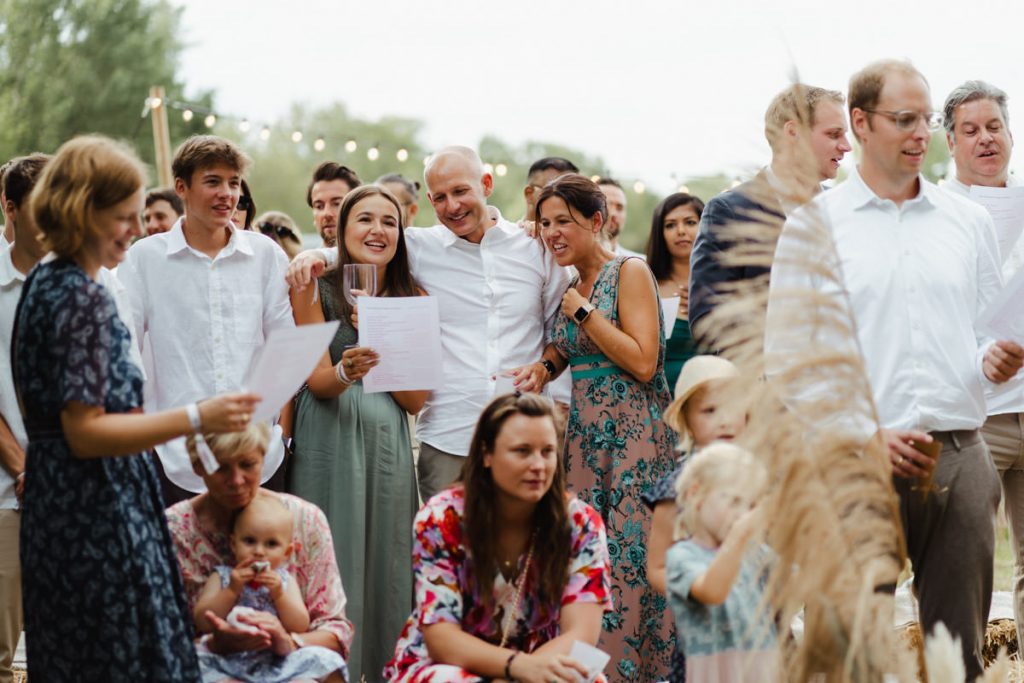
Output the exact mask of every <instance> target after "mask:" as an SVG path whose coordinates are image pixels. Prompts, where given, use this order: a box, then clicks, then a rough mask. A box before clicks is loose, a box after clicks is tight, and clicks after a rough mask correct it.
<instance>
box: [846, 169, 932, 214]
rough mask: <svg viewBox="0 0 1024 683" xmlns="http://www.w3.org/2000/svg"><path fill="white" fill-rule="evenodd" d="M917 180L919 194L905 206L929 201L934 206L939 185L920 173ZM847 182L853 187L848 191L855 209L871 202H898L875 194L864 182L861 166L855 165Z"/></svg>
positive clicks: (881, 203) (882, 204)
mask: <svg viewBox="0 0 1024 683" xmlns="http://www.w3.org/2000/svg"><path fill="white" fill-rule="evenodd" d="M917 181H918V191H917V196H916V197H913V198H912V199H908V200H907V201H905V202H903V206H904V207H907V206H911V205H914V204H918V203H921V204H925V203H927V204H929V205H932V206H934V205H935V197H934V196H933V193H934V192H937V191H938V186H936V185H935V184H933V183H930V182H928V179H927V178H925V177H924V176H923V175H921V174H918V176H917ZM846 183H849V184H850V187H851V189H850V190H848V192H849V194H850V200H851V206H852V208H854V209H860V208H863V207H865V206H867V205H869V204H874V205H875V206H885V205H887V204H891V205H895V204H896V202H894V201H892V200H891V199H883V198H882V197H879V196H878V195H877V194H875V191H874V190H872V189H871V188H870V187H868V184H867V183H865V182H864V178H862V177H861V175H860V166H855V167H854V168H853V170H852V171H850V177H849V178H847V179H846ZM844 184H845V183H844Z"/></svg>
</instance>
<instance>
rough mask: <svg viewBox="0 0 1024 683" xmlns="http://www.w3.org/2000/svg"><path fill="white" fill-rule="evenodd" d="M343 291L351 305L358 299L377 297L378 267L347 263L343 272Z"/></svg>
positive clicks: (370, 264)
mask: <svg viewBox="0 0 1024 683" xmlns="http://www.w3.org/2000/svg"><path fill="white" fill-rule="evenodd" d="M342 283H343V284H342V290H343V293H344V295H345V300H346V301H348V303H349V305H351V306H355V305H356V297H359V296H376V295H377V266H375V265H374V264H372V263H346V264H345V265H344V271H343V272H342Z"/></svg>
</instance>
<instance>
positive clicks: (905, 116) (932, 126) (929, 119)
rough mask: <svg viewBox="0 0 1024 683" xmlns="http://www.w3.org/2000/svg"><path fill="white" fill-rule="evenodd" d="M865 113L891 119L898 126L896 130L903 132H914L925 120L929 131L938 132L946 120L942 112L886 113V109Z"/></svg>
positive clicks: (906, 110) (905, 110) (906, 111)
mask: <svg viewBox="0 0 1024 683" xmlns="http://www.w3.org/2000/svg"><path fill="white" fill-rule="evenodd" d="M864 111H866V112H868V113H869V114H881V115H882V116H885V117H887V118H889V119H890V120H891V121H892V122H893V123H895V124H896V128H898V129H899V130H902V131H908V130H914V129H915V128H917V122H918V120H919V119H924V125H925V126H927V128H928V130H938V129H939V128H942V122H943V121H944V120H945V118H944V117H943V116H942V112H937V111H928V112H921V111H911V110H909V109H904V110H902V111H886V110H884V109H865V110H864Z"/></svg>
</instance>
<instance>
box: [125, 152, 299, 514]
mask: <svg viewBox="0 0 1024 683" xmlns="http://www.w3.org/2000/svg"><path fill="white" fill-rule="evenodd" d="M248 165H249V158H248V157H247V156H246V155H245V154H244V153H243V152H242V151H241V150H239V149H238V148H237V147H235V146H234V145H233V144H232V143H231V142H229V141H228V140H225V139H223V138H220V137H216V136H213V135H196V136H193V137H191V138H189V139H188V140H186V141H185V142H184V143H183V144H182V145H181V147H179V148H178V151H177V152H176V153H175V155H174V162H173V163H172V165H171V170H172V172H173V174H174V190H175V192H176V193H177V194H178V196H179V197H181V199H182V202H183V203H184V205H185V215H184V216H182V217H181V218H180V219H178V222H177V223H175V224H174V227H173V228H171V230H170V231H168V232H166V233H162V234H158V235H153V236H151V237H147V238H146V239H144V240H139V241H137V242H136V243H135V244H133V245H132V247H131V249H129V250H128V256H127V257H126V259H125V260H124V262H123V263H122V264H121V266H120V267H119V268H118V277H119V278H120V279H121V281H122V282H123V283H124V286H125V288H126V290H127V293H128V298H129V301H130V302H131V307H132V318H133V320H134V324H135V328H136V339H137V340H139V343H140V344H148V345H150V347H151V348H150V350H151V351H152V358H153V366H152V367H151V368H147V373H148V375H149V376H148V379H147V381H148V382H152V387H153V394H152V396H153V401H152V403H153V405H147V406H146V409H147V410H154V411H156V410H163V409H166V408H170V407H173V406H179V405H184V404H187V403H191V402H193V401H197V400H200V399H203V398H206V397H209V396H213V395H216V394H220V393H224V392H226V391H233V390H237V389H240V388H241V383H242V381H243V380H244V379H245V376H244V375H245V372H246V371H247V370H248V368H249V364H250V363H251V361H252V357H253V355H254V354H255V352H256V350H257V349H258V348H259V347H260V345H261V344H262V343H263V340H264V339H265V338H266V336H267V335H268V334H269V333H270V332H271V331H272V330H274V329H278V328H289V327H293V326H294V324H295V323H294V321H293V319H292V310H291V304H290V303H289V301H288V288H287V286H286V285H285V282H284V274H285V271H286V269H287V265H288V264H287V259H286V257H285V255H284V252H283V251H281V249H280V248H279V247H278V246H277V245H276V244H275V243H274V242H273V241H272V240H270V239H268V238H266V237H264V236H263V235H261V234H259V233H254V232H251V231H250V232H246V231H243V230H239V229H237V228H236V227H235V226H234V225H233V224H232V223H231V216H232V214H233V213H234V211H235V206H236V205H237V203H238V198H239V196H240V194H241V182H242V175H243V174H244V173H245V170H246V168H247V166H248ZM156 452H157V455H158V456H159V462H160V465H161V468H162V471H163V475H164V482H163V484H164V499H165V501H164V502H165V503H166V504H167V505H171V504H173V503H175V502H178V501H180V500H184V499H186V498H189V497H191V496H193V495H195V494H196V493H199V492H202V491H203V490H205V489H204V486H203V482H202V480H201V479H200V478H199V477H197V476H196V475H195V473H194V472H193V471H192V466H191V463H190V461H189V457H188V453H187V452H186V450H185V446H184V439H177V440H175V441H171V442H169V443H167V444H164V445H162V446H158V447H157V449H156ZM282 460H283V449H281V448H275V449H272V450H271V451H270V452H268V454H267V463H266V465H265V466H264V471H263V476H264V481H266V480H267V479H269V478H270V477H271V476H272V475H273V474H274V473H275V472H276V471H277V469H278V467H279V466H280V465H281V462H282Z"/></svg>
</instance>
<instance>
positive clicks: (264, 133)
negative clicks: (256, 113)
mask: <svg viewBox="0 0 1024 683" xmlns="http://www.w3.org/2000/svg"><path fill="white" fill-rule="evenodd" d="M269 139H270V126H263V129H262V130H261V131H260V140H269Z"/></svg>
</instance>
